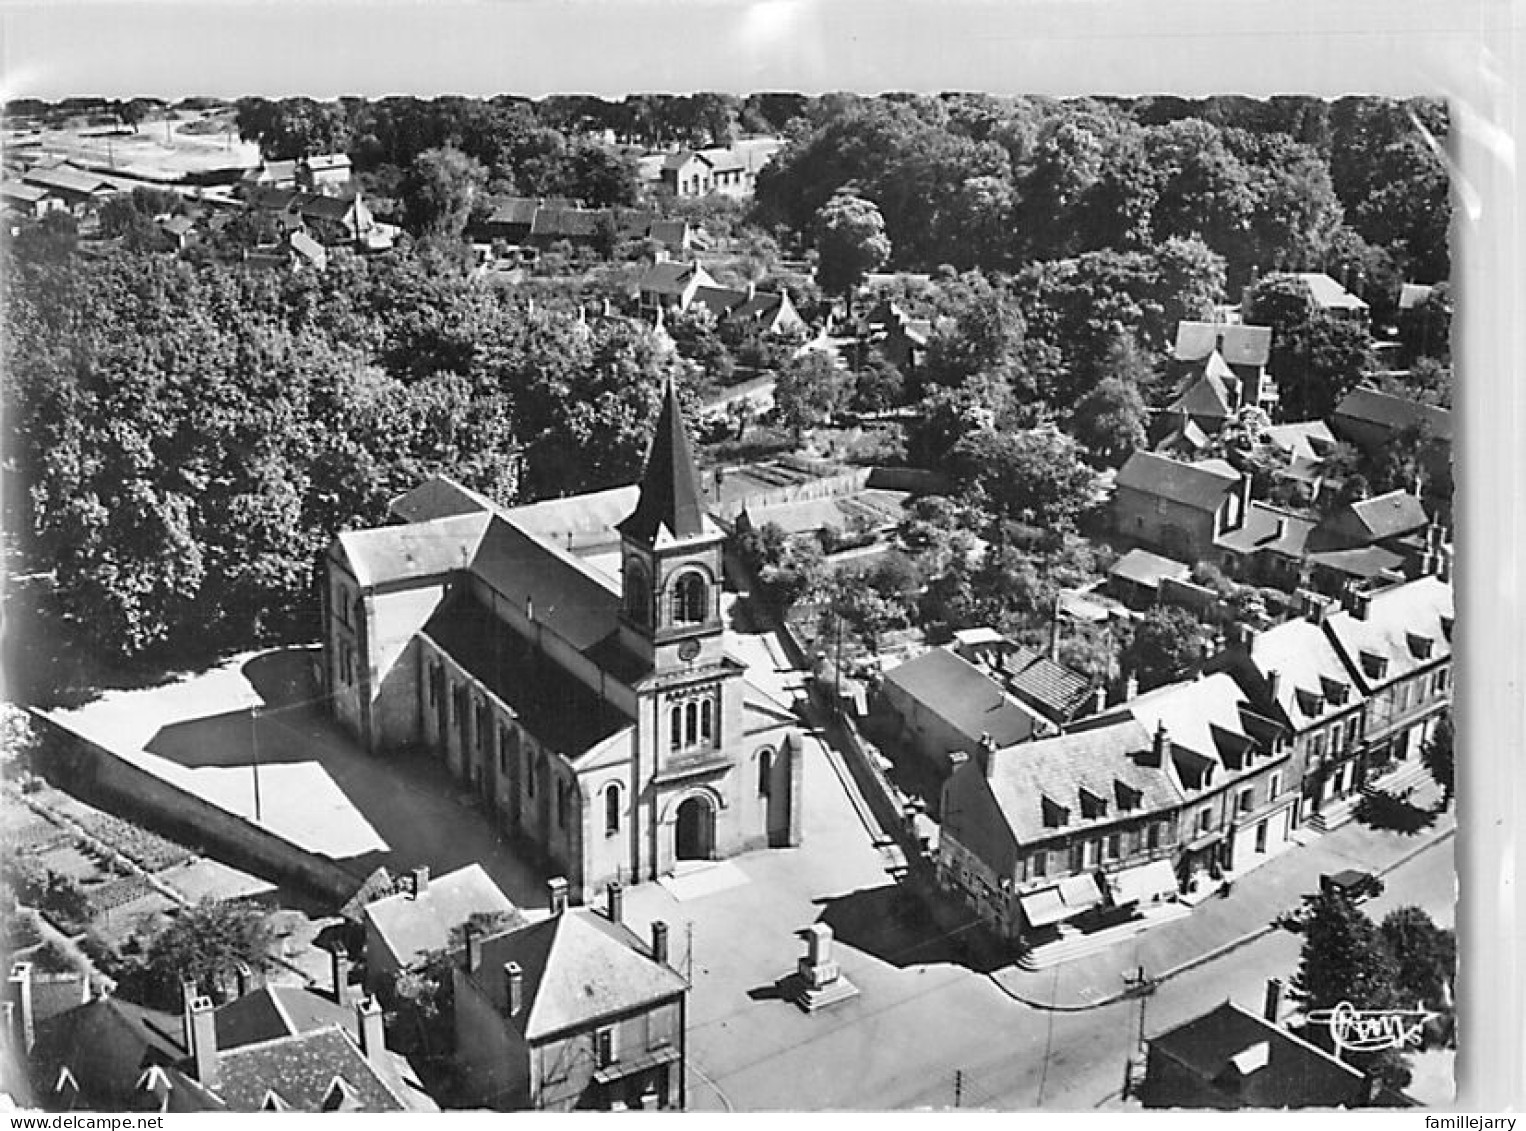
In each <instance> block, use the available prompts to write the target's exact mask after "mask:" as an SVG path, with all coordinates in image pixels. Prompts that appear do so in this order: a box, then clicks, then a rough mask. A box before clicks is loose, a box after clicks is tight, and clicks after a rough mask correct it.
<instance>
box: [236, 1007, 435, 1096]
mask: <svg viewBox="0 0 1526 1131" xmlns="http://www.w3.org/2000/svg"><path fill="white" fill-rule="evenodd" d="M336 1079H338V1080H340V1081H343V1084H344V1086H345V1089H346V1090H347V1091H348V1092H349V1101H348V1103H347V1104H346V1106H345V1108H344V1110H348V1111H365V1112H380V1111H406V1110H408V1104H407V1103H405V1102H404V1099H403V1097H400V1096H398V1095H394V1094H393V1092H392V1090H391V1088H389V1087H388V1086H387V1084H386V1083H385V1082H383V1079H382V1077H381V1076H380V1075H379V1074H378V1073H377V1070H376V1068H375V1066H374V1065H372V1064H371V1063H370V1062H369V1061H367V1060H366V1057H365V1054H364V1053H362V1052H361V1051H360V1049H359V1048H357V1047H356V1046H355V1044H354V1043H353V1042H352V1041H351V1040H350V1038H349V1036H348V1035H347V1034H346V1033H345V1031H344V1030H343V1029H342V1028H339V1027H337V1026H335V1027H331V1028H326V1029H317V1030H314V1031H313V1032H310V1033H303V1034H300V1035H298V1036H295V1037H279V1038H277V1039H275V1040H271V1041H262V1042H260V1043H258V1044H252V1045H244V1046H242V1047H241V1048H236V1049H231V1050H229V1051H227V1052H224V1053H222V1054H221V1057H220V1065H219V1069H218V1079H217V1083H216V1085H215V1086H214V1087H213V1091H215V1092H216V1093H217V1095H219V1096H220V1097H222V1099H223V1100H224V1101H226V1102H227V1104H228V1106H229V1107H230V1108H232V1109H233V1110H234V1111H258V1110H259V1109H260V1107H261V1105H262V1104H263V1103H264V1101H265V1098H266V1093H267V1092H270V1091H274V1092H275V1093H276V1094H277V1095H278V1096H280V1098H281V1100H282V1101H283V1102H285V1103H286V1104H287V1105H289V1107H290V1109H291V1110H293V1111H322V1110H324V1101H325V1099H327V1098H329V1097H330V1096H331V1095H332V1090H333V1088H334V1082H335V1080H336Z"/></svg>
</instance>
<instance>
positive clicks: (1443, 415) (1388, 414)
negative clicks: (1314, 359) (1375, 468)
mask: <svg viewBox="0 0 1526 1131" xmlns="http://www.w3.org/2000/svg"><path fill="white" fill-rule="evenodd" d="M1330 428H1331V430H1332V431H1334V432H1335V434H1336V435H1337V436H1339V437H1340V438H1341V439H1342V440H1346V441H1348V442H1350V443H1352V444H1354V445H1355V446H1356V447H1358V448H1361V449H1362V450H1363V451H1367V452H1371V451H1377V450H1379V449H1381V448H1382V447H1383V445H1384V444H1386V443H1388V441H1389V439H1390V438H1392V437H1393V436H1394V435H1395V434H1396V433H1398V432H1403V431H1410V430H1423V431H1424V432H1425V433H1427V434H1429V435H1430V436H1432V437H1433V438H1435V439H1437V440H1440V441H1442V442H1443V443H1446V444H1450V443H1451V442H1452V413H1451V412H1450V410H1448V409H1444V408H1441V407H1439V406H1437V405H1429V404H1421V403H1420V402H1419V401H1412V400H1408V399H1406V398H1404V397H1396V396H1393V395H1391V394H1389V393H1380V392H1378V391H1377V390H1376V389H1367V388H1362V389H1352V390H1351V392H1349V393H1347V394H1346V395H1345V396H1344V397H1342V398H1341V401H1340V403H1339V404H1337V405H1336V406H1335V412H1334V413H1332V414H1331V416H1330Z"/></svg>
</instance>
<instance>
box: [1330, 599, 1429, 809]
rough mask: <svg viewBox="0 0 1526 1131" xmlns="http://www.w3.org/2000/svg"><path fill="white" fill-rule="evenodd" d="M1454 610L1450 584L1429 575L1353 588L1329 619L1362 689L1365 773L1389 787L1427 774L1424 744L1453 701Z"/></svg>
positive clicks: (1337, 644)
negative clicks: (1422, 759) (1372, 587)
mask: <svg viewBox="0 0 1526 1131" xmlns="http://www.w3.org/2000/svg"><path fill="white" fill-rule="evenodd" d="M1454 617H1455V613H1454V611H1453V604H1452V587H1451V585H1450V584H1449V583H1448V582H1447V581H1446V580H1445V579H1444V578H1442V577H1438V576H1425V577H1418V578H1416V579H1415V580H1413V581H1408V582H1405V583H1403V584H1399V585H1392V586H1389V587H1388V588H1386V589H1379V590H1377V591H1375V592H1363V591H1353V592H1351V593H1348V594H1347V595H1346V599H1345V602H1344V607H1343V608H1342V609H1341V610H1340V611H1339V612H1332V613H1331V614H1330V616H1329V618H1328V619H1327V620H1326V621H1325V625H1324V628H1325V632H1326V634H1327V635H1328V636H1329V638H1330V640H1331V642H1332V643H1333V644H1334V645H1335V649H1336V651H1337V652H1338V653H1339V654H1340V657H1341V660H1342V662H1343V663H1345V665H1346V669H1347V670H1348V671H1349V672H1350V673H1351V676H1352V679H1353V682H1354V683H1355V684H1356V689H1357V691H1358V692H1359V693H1360V694H1361V696H1362V703H1363V715H1362V739H1363V743H1364V751H1363V759H1364V762H1365V767H1366V773H1367V775H1368V778H1369V781H1370V780H1371V779H1372V778H1373V777H1376V776H1377V775H1380V774H1381V775H1384V779H1383V781H1382V782H1381V784H1382V785H1383V786H1384V788H1386V789H1389V790H1394V789H1402V788H1404V787H1406V786H1408V785H1410V784H1413V783H1414V781H1416V780H1417V779H1418V778H1419V777H1420V776H1421V775H1422V774H1423V772H1424V770H1423V767H1422V765H1421V763H1420V757H1419V756H1420V751H1421V748H1422V747H1423V746H1424V745H1425V743H1427V742H1429V741H1430V739H1431V736H1432V735H1434V734H1435V731H1436V724H1437V723H1438V722H1439V721H1440V719H1441V717H1442V715H1443V714H1445V713H1446V712H1447V710H1448V709H1449V708H1450V706H1451V701H1452V627H1453V623H1454Z"/></svg>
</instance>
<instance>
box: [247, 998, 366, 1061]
mask: <svg viewBox="0 0 1526 1131" xmlns="http://www.w3.org/2000/svg"><path fill="white" fill-rule="evenodd" d="M354 1021H355V1010H354V1009H353V1008H351V1007H347V1006H343V1005H340V1004H339V1003H338V1002H336V1001H334V1000H333V999H332V998H330V997H328V996H327V995H325V994H321V993H318V992H317V991H315V990H311V989H308V988H307V987H305V986H271V985H266V986H258V987H256V988H255V989H252V990H250V991H249V992H248V993H246V994H245V995H244V996H243V997H240V998H234V999H233V1000H232V1001H230V1002H228V1003H227V1004H226V1005H223V1006H220V1007H218V1010H217V1047H218V1048H220V1049H235V1048H239V1047H240V1046H242V1045H253V1044H259V1043H260V1042H262V1041H271V1040H275V1039H276V1038H277V1037H293V1036H296V1035H297V1034H298V1033H310V1032H312V1031H313V1030H314V1029H324V1028H327V1027H329V1026H331V1025H338V1026H340V1027H341V1028H343V1027H345V1026H347V1025H352V1024H354Z"/></svg>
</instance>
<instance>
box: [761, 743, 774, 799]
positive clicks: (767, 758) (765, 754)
mask: <svg viewBox="0 0 1526 1131" xmlns="http://www.w3.org/2000/svg"><path fill="white" fill-rule="evenodd" d="M773 769H774V752H773V751H772V750H764V751H762V752H760V753H759V754H758V796H759V797H767V796H768V787H769V780H768V779H769V777H770V775H771V774H772V773H773Z"/></svg>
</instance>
